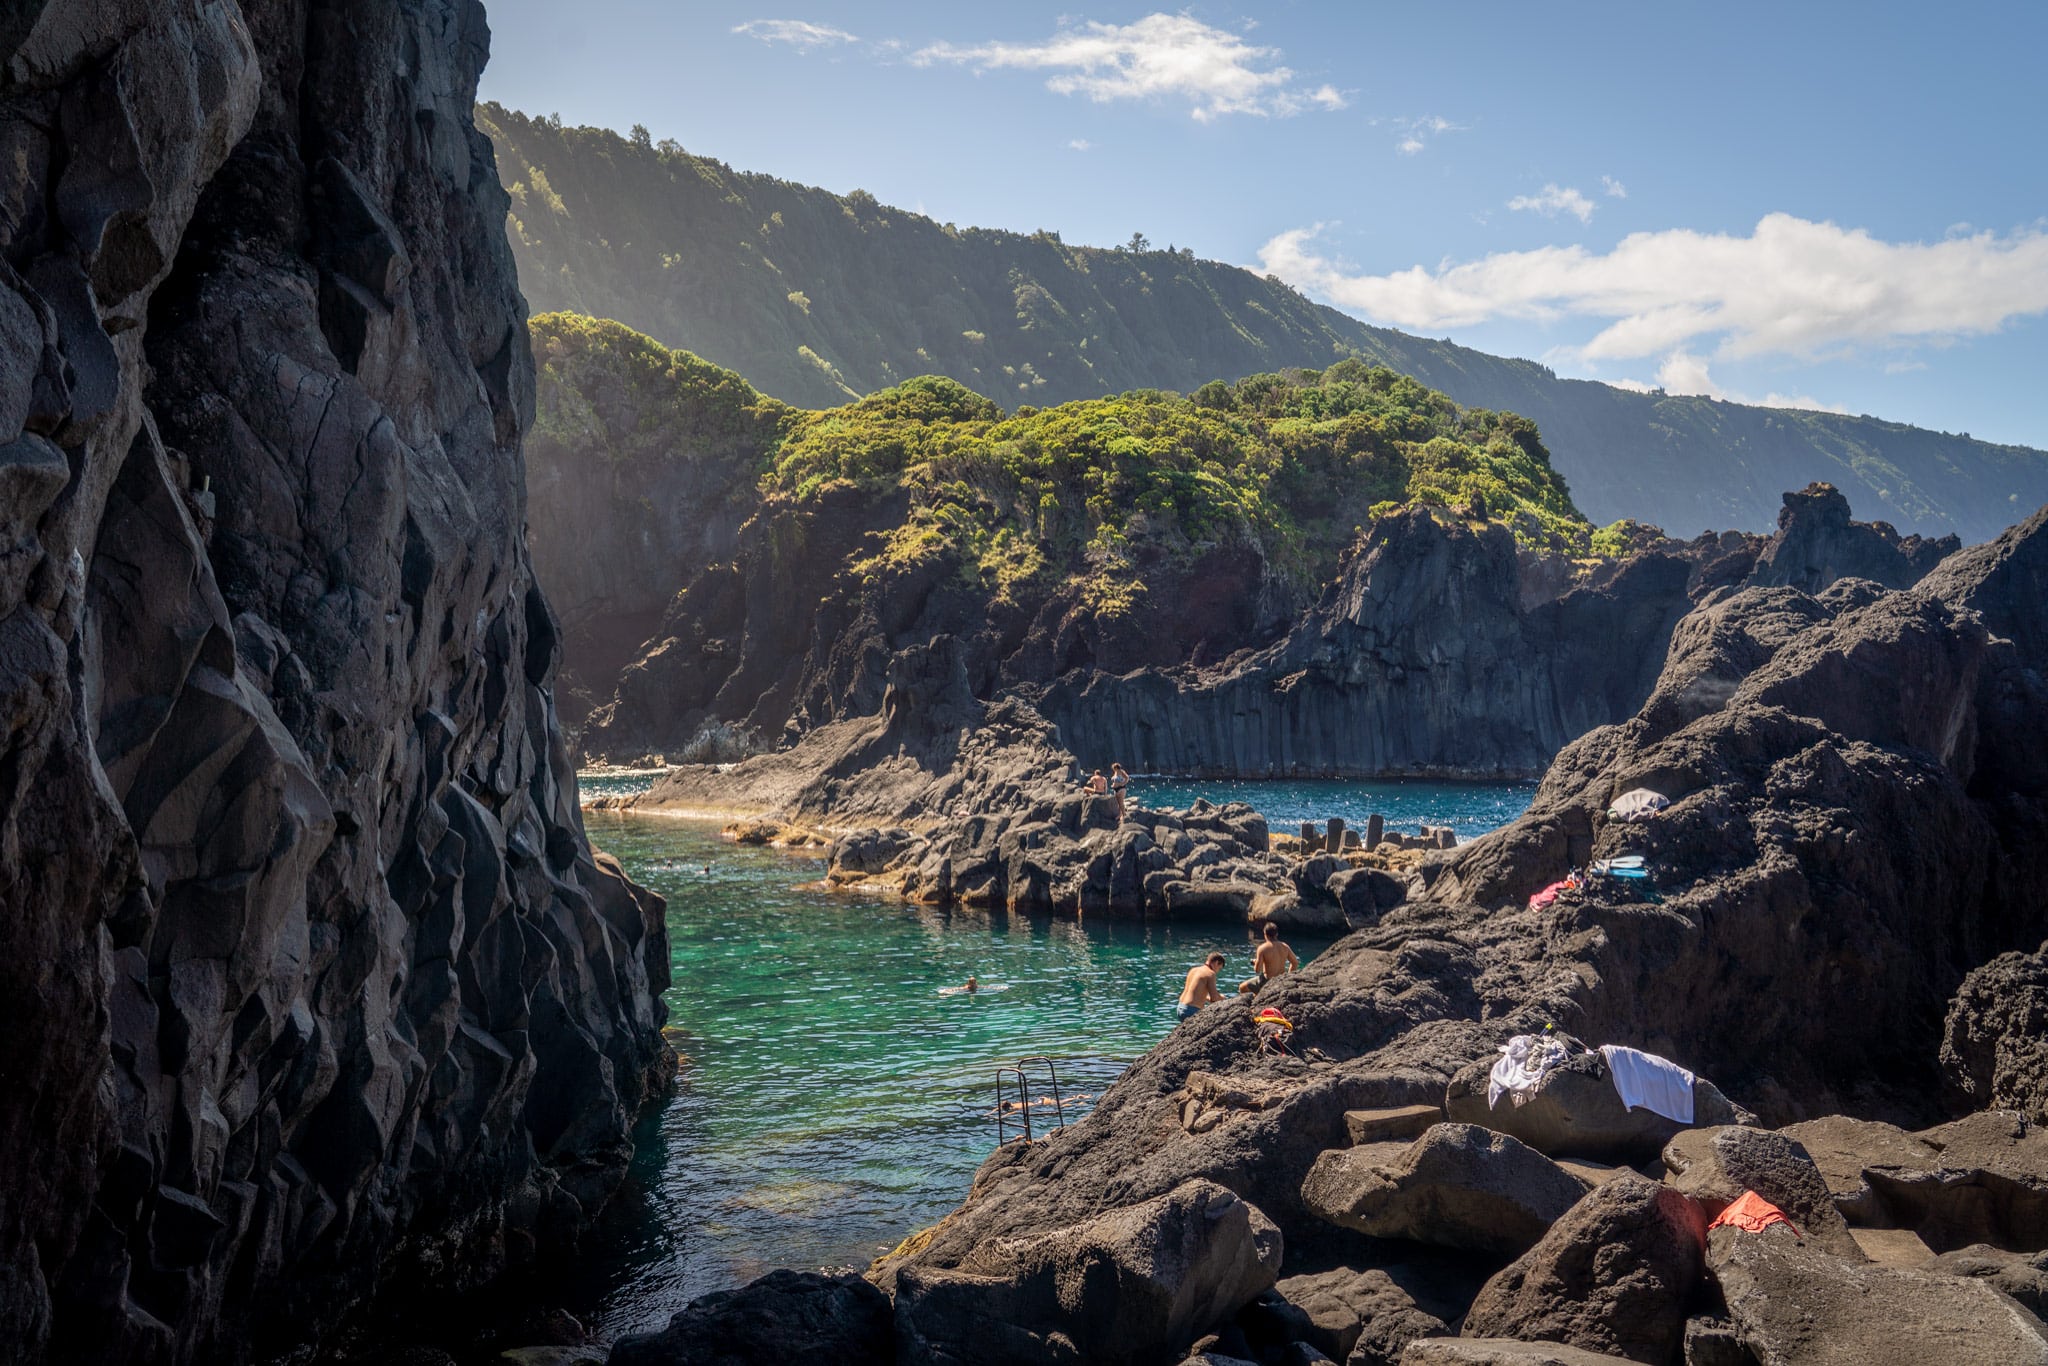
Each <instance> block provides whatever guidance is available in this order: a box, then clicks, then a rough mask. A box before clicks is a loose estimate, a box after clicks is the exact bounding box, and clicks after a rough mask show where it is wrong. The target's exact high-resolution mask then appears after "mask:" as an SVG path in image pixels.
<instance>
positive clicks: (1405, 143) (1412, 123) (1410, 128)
mask: <svg viewBox="0 0 2048 1366" xmlns="http://www.w3.org/2000/svg"><path fill="white" fill-rule="evenodd" d="M1373 122H1374V123H1378V122H1380V120H1378V119H1374V120H1373ZM1388 122H1389V123H1391V124H1393V126H1394V129H1395V131H1396V132H1398V133H1400V135H1401V140H1400V141H1399V142H1397V143H1395V144H1394V150H1395V151H1397V152H1399V153H1400V154H1401V155H1402V156H1404V157H1412V156H1414V155H1415V154H1416V153H1417V152H1420V151H1422V150H1423V149H1424V148H1425V147H1428V146H1429V140H1430V139H1431V138H1433V137H1436V136H1437V135H1438V134H1439V133H1462V132H1464V131H1465V130H1464V126H1463V125H1462V124H1456V123H1452V122H1451V121H1450V120H1449V119H1447V118H1445V117H1443V116H1442V115H1441V114H1424V115H1423V116H1422V117H1420V118H1409V119H1389V120H1388Z"/></svg>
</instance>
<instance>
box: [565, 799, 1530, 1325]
mask: <svg viewBox="0 0 2048 1366" xmlns="http://www.w3.org/2000/svg"><path fill="white" fill-rule="evenodd" d="M633 781H634V780H630V779H616V778H615V779H603V780H595V781H586V782H585V783H584V784H583V790H584V792H585V793H586V795H595V794H596V793H598V792H601V791H605V790H611V791H620V790H627V791H630V790H633V789H632V787H630V786H627V784H629V783H631V782H633ZM637 781H638V783H639V784H640V785H642V786H644V785H645V783H646V781H647V780H646V779H645V778H641V779H639V780H637ZM600 783H604V784H606V786H603V787H601V786H600V785H599V784H600ZM1358 786H1359V785H1346V784H1305V783H1304V784H1291V783H1290V784H1264V785H1259V787H1258V789H1257V790H1256V791H1253V790H1251V789H1250V788H1249V787H1248V786H1246V785H1238V786H1237V787H1234V788H1233V787H1232V786H1231V785H1227V784H1208V785H1205V786H1204V787H1203V788H1202V789H1201V792H1200V794H1199V795H1209V796H1211V798H1212V799H1213V800H1224V799H1228V798H1230V797H1242V798H1244V799H1246V800H1252V801H1253V802H1254V804H1255V805H1258V806H1260V807H1261V808H1264V807H1266V806H1269V805H1277V806H1279V808H1280V809H1282V810H1291V809H1293V808H1291V807H1288V806H1286V805H1285V803H1286V802H1290V801H1297V800H1298V801H1300V802H1302V803H1307V804H1308V805H1312V806H1313V807H1314V808H1315V809H1317V810H1319V811H1323V812H1324V813H1325V814H1327V812H1328V810H1329V809H1331V806H1330V804H1331V801H1332V798H1331V796H1330V795H1329V794H1326V793H1324V792H1321V791H1300V790H1301V789H1322V788H1330V789H1335V788H1339V787H1344V788H1348V789H1353V790H1355V789H1357V787H1358ZM1225 789H1229V790H1225ZM1290 790H1294V793H1295V795H1287V794H1289V793H1290ZM1140 791H1141V792H1142V793H1143V795H1144V796H1145V798H1146V799H1147V800H1150V801H1155V802H1157V801H1160V800H1162V797H1161V787H1160V786H1156V785H1152V784H1144V785H1142V786H1141V788H1140ZM1482 792H1487V793H1490V794H1491V795H1490V796H1485V797H1482V796H1481V795H1480V794H1481V793H1482ZM1455 798H1456V799H1455V800H1451V799H1445V800H1444V801H1443V803H1442V804H1441V805H1439V806H1437V807H1434V808H1431V810H1430V812H1429V813H1428V818H1429V819H1430V820H1431V822H1432V823H1433V824H1456V823H1457V821H1458V819H1459V818H1460V813H1463V814H1464V819H1466V820H1468V821H1477V820H1480V819H1482V818H1483V817H1484V816H1485V813H1487V812H1489V811H1493V810H1503V811H1506V810H1507V808H1509V807H1512V808H1513V810H1512V811H1508V812H1507V814H1509V815H1511V814H1515V813H1516V812H1518V811H1519V809H1520V805H1526V804H1527V800H1528V798H1527V794H1526V792H1525V791H1524V790H1522V789H1478V788H1474V789H1471V790H1470V791H1463V790H1460V791H1459V792H1457V793H1456V794H1455ZM1173 800H1176V801H1181V800H1192V797H1191V796H1189V797H1185V798H1182V797H1179V796H1176V797H1175V798H1173ZM1378 800H1380V801H1381V805H1380V806H1379V807H1377V808H1375V809H1380V810H1383V811H1388V813H1389V814H1391V810H1390V806H1391V804H1390V803H1388V802H1386V801H1385V800H1384V799H1378ZM1489 802H1491V803H1495V805H1492V806H1490V805H1488V803H1489ZM1518 802H1519V804H1520V805H1517V803H1518ZM1303 809H1307V807H1306V806H1304V808H1303ZM1340 814H1343V812H1342V811H1341V810H1340ZM1420 818H1421V817H1418V819H1420ZM1505 818H1506V816H1505V815H1504V816H1501V817H1500V818H1499V819H1505ZM1360 819H1361V820H1362V819H1363V815H1362V812H1361V816H1360ZM586 820H587V823H588V826H589V829H590V836H591V840H592V842H593V843H594V844H596V845H597V846H598V847H600V848H602V849H605V850H606V851H608V852H610V853H612V854H614V855H616V856H617V857H618V858H619V859H620V860H621V862H623V864H624V865H625V867H626V869H627V871H628V872H629V873H631V874H632V876H633V877H634V878H636V879H637V880H639V881H641V882H643V883H645V884H647V885H648V886H651V887H653V888H654V889H655V890H656V891H658V892H660V893H661V894H662V895H663V896H665V897H667V898H668V920H669V933H670V938H671V948H672V954H673V962H674V965H675V983H674V986H673V987H672V989H671V990H670V992H669V995H668V1000H669V1008H670V1029H671V1040H672V1042H673V1043H674V1044H675V1047H676V1049H677V1051H678V1052H679V1053H681V1054H682V1055H683V1057H684V1062H683V1065H682V1068H681V1071H680V1082H681V1085H680V1089H679V1091H678V1093H677V1095H676V1097H675V1098H674V1099H673V1100H672V1101H670V1102H669V1103H668V1104H667V1105H666V1106H665V1107H664V1108H663V1109H662V1110H661V1112H660V1113H659V1114H658V1115H656V1116H651V1117H650V1118H649V1120H648V1121H647V1122H646V1124H645V1125H644V1127H643V1129H642V1132H641V1133H640V1134H639V1136H638V1137H639V1149H638V1156H637V1158H636V1162H635V1170H634V1179H633V1182H632V1190H633V1198H629V1199H626V1200H623V1201H620V1202H617V1205H616V1213H615V1215H614V1218H613V1221H612V1226H611V1227H609V1228H608V1229H607V1230H606V1231H605V1233H604V1235H603V1237H602V1238H601V1239H600V1240H598V1241H597V1243H596V1244H595V1245H594V1246H592V1247H591V1248H590V1249H589V1251H588V1253H587V1255H586V1256H585V1257H584V1258H583V1259H582V1261H581V1263H580V1265H579V1266H578V1267H577V1268H576V1269H575V1271H573V1272H572V1273H570V1280H569V1281H567V1282H565V1283H563V1284H560V1285H557V1286H554V1287H551V1288H552V1289H553V1290H554V1291H556V1292H558V1293H560V1294H561V1295H562V1296H563V1297H564V1298H565V1299H567V1300H568V1301H569V1302H570V1304H571V1306H572V1307H573V1308H575V1310H576V1311H577V1312H578V1313H580V1314H582V1315H584V1316H585V1317H586V1320H587V1321H593V1322H594V1326H596V1327H598V1328H600V1329H601V1330H602V1331H603V1332H604V1333H606V1334H607V1335H617V1334H620V1333H626V1332H635V1331H640V1330H643V1329H647V1328H653V1327H659V1326H661V1325H662V1324H664V1323H666V1322H667V1319H668V1316H669V1315H670V1314H671V1313H673V1312H674V1311H675V1310H676V1309H679V1308H681V1307H682V1306H683V1305H684V1304H686V1303H687V1302H688V1301H689V1300H691V1299H693V1298H695V1297H696V1296H698V1295H702V1294H706V1293H708V1292H710V1291H713V1290H721V1289H726V1288H729V1287H731V1286H733V1285H737V1284H740V1283H742V1282H744V1281H747V1280H749V1279H751V1278H753V1277H754V1276H756V1275H759V1274H761V1273H762V1272H765V1271H767V1270H769V1269H771V1268H773V1267H777V1266H796V1267H838V1266H864V1265H865V1264H866V1263H867V1262H868V1261H870V1260H871V1259H873V1258H874V1257H875V1256H876V1255H877V1254H879V1253H881V1252H883V1251H886V1250H887V1249H888V1248H890V1247H892V1246H894V1245H895V1244H896V1243H897V1242H898V1241H900V1240H901V1239H902V1238H904V1237H905V1236H907V1235H908V1234H910V1233H913V1232H915V1231H916V1230H918V1229H920V1228H922V1227H924V1226H925V1225H927V1224H929V1223H931V1222H933V1221H934V1220H936V1219H937V1218H939V1217H940V1216H941V1215H943V1214H945V1213H946V1212H947V1211H948V1210H950V1209H952V1208H953V1207H954V1206H955V1205H956V1204H958V1203H959V1201H960V1198H961V1196H962V1195H963V1194H964V1193H965V1192H966V1189H967V1185H968V1182H969V1181H970V1180H971V1179H972V1177H973V1174H974V1170H975V1168H976V1167H978V1166H979V1165H980V1164H981V1161H982V1159H983V1158H985V1157H986V1156H987V1155H988V1153H989V1151H990V1149H991V1148H993V1147H994V1145H995V1142H996V1127H995V1115H994V1108H995V1103H996V1095H995V1070H996V1068H997V1067H998V1066H1000V1065H1003V1064H1006V1063H1010V1062H1013V1061H1015V1060H1016V1059H1018V1058H1019V1057H1023V1056H1030V1055H1041V1054H1042V1055H1046V1056H1050V1057H1052V1058H1054V1059H1056V1060H1057V1063H1058V1067H1059V1079H1060V1083H1061V1087H1062V1091H1063V1094H1064V1096H1065V1098H1066V1100H1067V1107H1066V1108H1067V1114H1068V1117H1069V1119H1070V1121H1071V1119H1072V1118H1074V1117H1076V1116H1078V1115H1080V1114H1083V1113H1085V1112H1086V1111H1087V1109H1088V1107H1089V1105H1090V1103H1091V1102H1092V1100H1093V1098H1094V1097H1095V1096H1097V1095H1099V1094H1100V1093H1101V1091H1102V1090H1103V1089H1104V1088H1105V1087H1107V1086H1108V1085H1109V1084H1110V1083H1111V1082H1112V1081H1113V1080H1115V1078H1116V1077H1117V1075H1118V1074H1119V1073H1120V1072H1122V1070H1123V1069H1124V1068H1125V1067H1126V1066H1128V1065H1129V1064H1130V1063H1131V1062H1132V1061H1133V1060H1134V1059H1136V1058H1137V1057H1138V1056H1139V1055H1140V1054H1142V1053H1144V1052H1145V1051H1146V1050H1147V1049H1149V1048H1150V1047H1151V1046H1152V1045H1153V1044H1155V1043H1157V1042H1159V1040H1161V1039H1162V1038H1164V1037H1165V1036H1166V1034H1167V1033H1168V1032H1169V1031H1170V1030H1171V1029H1172V1027H1173V1002H1174V999H1175V997H1176V996H1177V995H1178V993H1179V990H1180V983H1181V978H1182V975H1183V974H1184V973H1185V972H1186V970H1187V968H1188V967H1189V966H1190V965H1192V964H1194V963H1195V962H1197V961H1199V960H1200V959H1201V958H1203V957H1204V956H1205V955H1206V954H1207V953H1208V952H1209V951H1210V950H1212V949H1220V950H1222V951H1223V952H1224V953H1226V954H1228V955H1229V956H1230V962H1229V964H1228V965H1227V966H1226V968H1225V970H1224V975H1225V977H1226V978H1227V979H1231V980H1235V978H1236V976H1237V975H1239V974H1241V973H1247V972H1249V970H1250V957H1251V948H1252V944H1251V937H1250V935H1249V933H1248V932H1247V931H1245V930H1243V929H1240V928H1234V927H1230V926H1225V925H1170V924H1165V923H1161V922H1156V921H1155V922H1150V923H1144V922H1138V923H1133V922H1099V923H1089V924H1086V925H1083V924H1079V923H1076V922H1072V921H1063V920H1051V919H1043V918H1032V917H1023V916H1008V915H1003V914H1000V913H997V914H989V913H984V912H964V911H963V912H942V911H934V910H929V909H923V908H918V907H913V906H907V905H904V904H902V903H900V902H897V901H894V900H883V899H877V898H870V897H859V896H851V895H847V894H843V893H828V892H824V891H822V890H819V889H817V888H816V887H815V886H813V885H809V884H814V883H815V882H816V880H817V879H818V878H819V877H821V876H822V875H823V872H824V864H823V862H822V861H821V860H818V859H816V858H801V857H795V856H792V855H791V854H788V853H786V852H783V851H780V850H771V849H746V848H740V847H738V846H736V845H733V844H730V843H728V842H726V841H724V840H722V839H720V838H719V837H718V835H717V833H716V830H715V828H714V827H712V826H709V825H705V824H701V823H698V822H691V821H680V820H674V819H670V818H666V817H659V816H633V815H619V814H614V813H610V812H602V811H598V812H589V813H586ZM1492 823H1496V824H1497V823H1499V821H1498V820H1495V821H1493V822H1492ZM1276 824H1279V822H1278V821H1276ZM707 868H708V869H709V871H708V872H706V871H705V870H706V869H707ZM1292 942H1293V944H1294V947H1295V949H1296V951H1297V952H1298V953H1299V954H1300V955H1301V957H1302V958H1303V959H1304V960H1306V959H1309V958H1311V957H1313V956H1314V955H1315V954H1316V953H1318V952H1320V951H1321V950H1322V949H1324V948H1326V947H1328V945H1329V943H1330V942H1331V941H1329V940H1328V939H1318V938H1313V937H1310V936H1297V937H1294V938H1293V941H1292ZM970 973H972V974H974V975H976V976H977V977H979V978H980V980H981V982H982V983H983V984H984V986H985V987H986V988H1000V989H995V990H984V991H983V992H982V993H980V994H977V995H974V996H965V995H941V994H940V991H941V989H942V988H946V987H952V986H957V985H959V984H960V983H963V982H964V981H965V980H966V978H967V976H968V975H969V974H970ZM1045 1092H1046V1088H1045V1087H1044V1086H1042V1085H1040V1086H1035V1087H1034V1088H1033V1095H1034V1096H1039V1095H1043V1094H1045ZM1039 1122H1040V1123H1043V1122H1044V1121H1043V1120H1040V1121H1039Z"/></svg>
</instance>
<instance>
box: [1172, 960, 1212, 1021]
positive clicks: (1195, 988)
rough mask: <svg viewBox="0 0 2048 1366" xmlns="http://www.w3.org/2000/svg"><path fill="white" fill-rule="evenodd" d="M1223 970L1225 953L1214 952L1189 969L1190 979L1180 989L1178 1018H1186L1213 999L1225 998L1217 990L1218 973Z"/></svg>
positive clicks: (1175, 1015) (1176, 1012) (1175, 1016)
mask: <svg viewBox="0 0 2048 1366" xmlns="http://www.w3.org/2000/svg"><path fill="white" fill-rule="evenodd" d="M1221 971H1223V955H1222V954H1220V953H1212V954H1210V955H1209V957H1208V959H1207V960H1206V961H1204V962H1203V963H1202V965H1201V966H1199V967H1193V968H1189V969H1188V980H1187V982H1186V983H1185V984H1184V985H1183V986H1182V987H1181V989H1180V1004H1179V1005H1178V1006H1175V1007H1174V1011H1173V1015H1174V1018H1175V1019H1177V1020H1185V1019H1187V1018H1188V1017H1190V1016H1191V1015H1193V1014H1194V1013H1195V1012H1196V1011H1198V1010H1200V1009H1201V1008H1202V1007H1203V1006H1205V1005H1208V1004H1209V1003H1210V1002H1211V1001H1220V1000H1222V999H1223V993H1222V992H1220V991H1218V990H1216V974H1217V973H1219V972H1221Z"/></svg>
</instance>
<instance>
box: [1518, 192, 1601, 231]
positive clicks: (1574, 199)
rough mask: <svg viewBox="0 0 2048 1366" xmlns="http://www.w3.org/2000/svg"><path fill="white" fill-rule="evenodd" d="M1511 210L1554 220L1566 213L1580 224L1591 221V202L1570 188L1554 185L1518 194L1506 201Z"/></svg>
mask: <svg viewBox="0 0 2048 1366" xmlns="http://www.w3.org/2000/svg"><path fill="white" fill-rule="evenodd" d="M1508 207H1509V208H1511V209H1522V210H1527V211H1529V212H1532V213H1540V214H1542V215H1543V216H1544V217H1545V218H1555V217H1557V216H1558V214H1560V213H1568V214H1571V215H1572V216H1573V217H1575V218H1577V219H1578V220H1579V221H1580V222H1581V223H1590V222H1592V221H1593V201H1592V200H1590V199H1588V198H1586V196H1584V195H1582V194H1580V193H1579V192H1578V191H1577V190H1574V189H1572V188H1571V187H1570V186H1565V187H1563V188H1559V187H1558V186H1557V185H1556V184H1554V183H1553V184H1549V185H1545V186H1544V187H1543V188H1542V189H1541V190H1540V191H1538V192H1537V193H1535V194H1518V195H1516V196H1515V197H1514V198H1513V199H1510V200H1509V201H1508Z"/></svg>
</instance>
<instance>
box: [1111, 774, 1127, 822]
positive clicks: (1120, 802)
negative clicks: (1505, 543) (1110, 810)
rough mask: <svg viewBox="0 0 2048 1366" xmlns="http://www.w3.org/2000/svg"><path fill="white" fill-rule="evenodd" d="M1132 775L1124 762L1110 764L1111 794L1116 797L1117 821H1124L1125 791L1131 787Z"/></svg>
mask: <svg viewBox="0 0 2048 1366" xmlns="http://www.w3.org/2000/svg"><path fill="white" fill-rule="evenodd" d="M1130 786H1131V775H1130V774H1128V773H1126V772H1124V766H1123V765H1122V764H1111V765H1110V766H1109V795H1110V796H1112V797H1115V798H1116V823H1117V824H1118V825H1122V824H1123V823H1124V793H1125V792H1126V791H1128V790H1129V789H1130Z"/></svg>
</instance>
